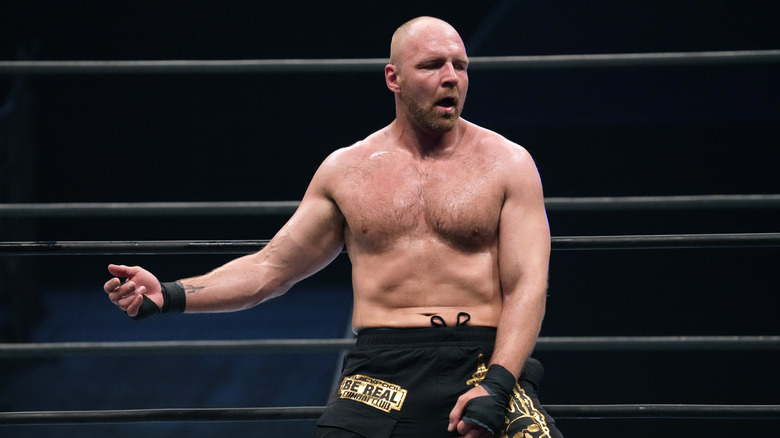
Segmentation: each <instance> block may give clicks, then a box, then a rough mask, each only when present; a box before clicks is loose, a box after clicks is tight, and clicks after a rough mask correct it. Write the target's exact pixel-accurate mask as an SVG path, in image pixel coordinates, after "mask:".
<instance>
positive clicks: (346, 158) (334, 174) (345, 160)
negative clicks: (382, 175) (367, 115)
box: [314, 129, 387, 184]
mask: <svg viewBox="0 0 780 438" xmlns="http://www.w3.org/2000/svg"><path fill="white" fill-rule="evenodd" d="M385 135H386V133H385V130H384V129H383V130H380V131H377V132H375V133H373V134H371V135H369V136H368V137H366V138H365V139H363V140H360V141H358V142H355V143H354V144H352V145H350V146H346V147H342V148H339V149H336V150H334V151H333V152H331V153H330V154H329V155H328V156H327V157H326V158H325V159H324V160H323V161H322V163H321V164H320V166H319V168H318V169H317V172H316V173H315V175H314V178H315V179H316V180H320V181H321V182H322V183H324V184H327V183H329V182H333V181H336V180H340V179H341V177H343V176H344V175H345V174H348V173H350V172H352V171H354V170H356V169H360V168H361V167H362V166H364V165H365V163H367V162H368V161H370V158H371V157H372V155H376V154H379V153H381V151H382V150H383V149H382V148H383V147H384V146H385V144H386V143H387V142H386V141H384V140H383V137H384V136H385Z"/></svg>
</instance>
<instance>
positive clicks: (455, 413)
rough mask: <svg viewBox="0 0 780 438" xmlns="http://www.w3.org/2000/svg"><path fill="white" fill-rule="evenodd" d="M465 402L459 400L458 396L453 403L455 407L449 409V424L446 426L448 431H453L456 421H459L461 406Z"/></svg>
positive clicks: (461, 413) (461, 411)
mask: <svg viewBox="0 0 780 438" xmlns="http://www.w3.org/2000/svg"><path fill="white" fill-rule="evenodd" d="M464 405H465V403H462V402H461V399H460V398H458V401H457V402H456V403H455V407H454V408H452V411H450V424H449V426H447V431H448V432H454V431H455V430H456V426H457V425H458V423H460V422H461V421H460V419H461V416H462V415H463V406H464Z"/></svg>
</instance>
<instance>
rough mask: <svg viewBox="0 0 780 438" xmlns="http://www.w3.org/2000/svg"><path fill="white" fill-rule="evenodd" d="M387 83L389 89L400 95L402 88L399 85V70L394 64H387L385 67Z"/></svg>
mask: <svg viewBox="0 0 780 438" xmlns="http://www.w3.org/2000/svg"><path fill="white" fill-rule="evenodd" d="M385 83H386V84H387V88H389V89H390V91H392V92H393V93H398V92H399V90H400V88H401V87H400V86H399V85H398V68H397V67H396V66H395V65H393V64H387V65H386V66H385Z"/></svg>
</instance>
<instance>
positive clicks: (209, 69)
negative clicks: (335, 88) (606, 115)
mask: <svg viewBox="0 0 780 438" xmlns="http://www.w3.org/2000/svg"><path fill="white" fill-rule="evenodd" d="M387 62H388V61H387V59H386V58H366V59H242V60H156V61H152V60H148V61H0V74H119V73H121V74H142V73H294V72H298V73H300V72H323V71H331V72H366V71H371V72H374V71H379V70H381V68H383V67H384V66H385V65H386V64H387ZM774 62H780V50H740V51H706V52H663V53H614V54H583V55H546V56H489V57H488V56H485V57H479V56H475V57H472V58H471V59H470V63H469V67H470V68H472V69H537V68H577V67H635V66H649V65H654V66H669V65H709V64H756V63H774Z"/></svg>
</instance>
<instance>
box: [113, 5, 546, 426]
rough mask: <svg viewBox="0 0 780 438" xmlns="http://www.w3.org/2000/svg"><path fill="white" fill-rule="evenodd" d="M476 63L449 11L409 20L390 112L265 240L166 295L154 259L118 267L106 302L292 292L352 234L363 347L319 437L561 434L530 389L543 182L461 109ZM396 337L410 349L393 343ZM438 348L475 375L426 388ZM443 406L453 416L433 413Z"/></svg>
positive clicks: (542, 258) (127, 304)
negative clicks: (145, 265)
mask: <svg viewBox="0 0 780 438" xmlns="http://www.w3.org/2000/svg"><path fill="white" fill-rule="evenodd" d="M468 63H469V60H468V57H467V55H466V50H465V47H464V44H463V42H462V40H461V38H460V36H459V35H458V33H457V32H456V30H455V29H454V28H452V27H451V26H450V25H449V24H447V23H446V22H443V21H441V20H438V19H435V18H431V17H420V18H417V19H415V20H412V21H410V22H408V23H406V24H404V25H403V26H401V27H400V28H399V29H398V30H397V31H396V33H395V34H394V35H393V39H392V43H391V55H390V63H389V64H388V65H387V66H386V67H385V79H386V83H387V87H388V88H389V89H390V90H391V91H392V92H393V94H394V96H395V104H396V118H395V120H394V121H393V122H392V123H391V124H390V125H388V126H387V127H385V128H383V129H381V130H379V131H377V132H375V133H374V134H372V135H370V136H369V137H368V138H366V139H365V140H363V141H360V142H358V143H356V144H354V145H353V146H351V147H347V148H343V149H340V150H337V151H335V152H334V153H332V154H331V155H330V156H329V157H328V158H327V159H326V160H325V161H324V162H323V163H322V165H321V166H320V168H319V169H318V170H317V172H316V173H315V175H314V177H313V179H312V180H311V183H310V185H309V187H308V189H307V191H306V193H305V195H304V197H303V199H302V201H301V203H300V206H299V208H298V209H297V211H296V212H295V214H294V215H293V216H292V218H291V219H290V220H289V221H288V222H287V223H286V224H285V225H284V226H283V227H282V228H281V230H280V231H279V232H278V233H277V234H276V236H274V238H273V239H272V240H271V242H270V243H269V244H268V245H267V246H266V247H265V248H263V249H262V250H261V251H259V252H257V253H255V254H251V255H247V256H244V257H241V258H238V259H236V260H233V261H231V262H229V263H227V264H225V265H224V266H222V267H220V268H217V269H215V270H214V271H212V272H210V273H208V274H206V275H203V276H199V277H194V278H188V279H183V280H180V281H179V282H176V283H165V287H164V289H165V290H166V291H165V295H166V298H165V299H164V297H163V287H161V283H159V282H158V280H157V278H155V277H154V276H153V275H152V274H151V273H149V272H148V271H146V270H144V269H142V268H140V267H127V266H118V265H111V266H109V271H110V272H111V274H112V275H114V276H116V277H120V278H126V279H127V281H126V282H124V283H122V282H121V281H120V280H119V278H112V279H111V280H109V281H108V282H107V283H106V284H105V287H104V289H105V291H106V292H107V293H108V295H109V298H110V299H111V301H113V302H114V303H116V304H117V305H118V306H119V307H120V308H121V309H123V310H124V311H125V312H127V314H128V315H129V316H131V317H137V316H139V314H140V316H147V314H153V313H158V312H159V309H160V308H162V310H163V311H186V312H188V313H190V312H192V313H195V312H225V311H235V310H241V309H246V308H249V307H252V306H255V305H257V304H259V303H262V302H263V301H266V300H269V299H271V298H274V297H278V296H280V295H282V294H284V293H285V292H286V291H287V290H289V289H290V288H291V287H292V286H293V285H294V284H295V283H296V282H298V281H300V280H302V279H304V278H306V277H308V276H310V275H312V274H314V273H315V272H317V271H319V270H320V269H322V268H323V267H325V266H326V265H328V264H329V263H330V262H331V261H332V260H333V259H334V258H335V257H336V256H337V255H338V254H339V253H340V252H341V251H342V249H343V248H344V246H346V248H347V251H348V254H349V258H350V261H351V263H352V281H353V291H354V313H353V316H352V324H353V327H354V330H355V331H356V332H358V347H357V349H356V351H353V353H352V357H351V358H350V357H348V359H347V362H346V366H345V370H344V374H343V380H342V386H341V388H340V389H339V391H338V392H337V393H336V394H335V395H334V397H333V398H332V399H331V403H329V407H328V409H327V410H326V413H325V415H324V416H323V418H321V419H320V422H319V424H318V428H317V432H316V436H318V437H331V436H334V437H335V436H338V437H344V436H351V437H359V436H371V437H372V438H381V437H385V436H388V437H389V436H405V437H410V436H414V437H417V436H421V437H422V436H425V437H429V436H443V437H450V436H465V437H471V438H475V437H491V436H494V434H495V436H497V437H498V436H506V435H505V434H506V432H505V431H504V428H505V427H506V426H507V423H510V424H509V426H510V430H518V431H519V430H522V431H524V432H525V433H528V434H529V435H521V436H553V437H555V436H560V434H559V432H558V431H557V429H556V428H555V425H554V422H553V421H552V419H551V418H549V417H548V416H546V414H544V411H543V410H542V409H541V407H540V406H539V405H538V400H537V399H536V397H535V393H533V392H532V391H535V389H536V388H535V387H536V385H538V382H537V381H536V380H535V379H538V378H539V377H540V376H539V374H540V373H541V370H540V369H541V367H540V365H539V364H538V362H535V361H534V360H533V359H529V356H530V353H531V350H532V348H533V346H534V343H535V342H536V338H537V336H538V333H539V330H540V326H541V323H542V318H543V315H544V309H545V299H546V288H547V269H548V261H549V255H550V232H549V228H548V223H547V218H546V214H545V210H544V200H543V194H542V186H541V182H540V178H539V175H538V173H537V170H536V167H535V165H534V162H533V160H532V158H531V157H530V155H529V154H528V152H527V151H526V150H525V149H523V148H522V147H520V146H518V145H516V144H514V143H512V142H510V141H509V140H507V139H505V138H503V137H501V136H500V135H498V134H496V133H494V132H491V131H489V130H487V129H484V128H481V127H479V126H477V125H474V124H472V123H470V122H468V121H466V120H464V119H462V118H461V117H460V114H461V110H462V109H463V104H464V101H465V98H466V91H467V89H468V75H467V67H468ZM151 303H154V305H151ZM142 305H143V306H142ZM364 334H365V336H364ZM453 336H455V337H454V338H453ZM459 336H464V337H459ZM361 337H365V338H366V339H369V341H365V342H363V341H361ZM477 338H478V340H477ZM485 339H488V340H487V341H485ZM431 342H434V343H440V344H441V346H442V348H444V349H435V350H433V351H428V352H427V353H426V354H428V355H429V356H430V358H429V359H428V358H423V359H422V363H420V369H417V365H415V364H416V363H419V362H420V361H421V359H420V357H417V353H416V351H417V350H415V348H418V347H419V349H420V350H425V349H428V347H429V344H430V343H431ZM493 342H494V348H493ZM416 343H417V344H419V345H416ZM472 343H476V344H479V345H478V346H475V348H476V349H475V350H468V348H470V346H471V344H472ZM485 343H487V344H488V345H487V347H486V346H485V345H483V344H485ZM364 344H366V345H364ZM399 346H403V347H408V348H406V350H409V351H404V352H400V353H396V351H397V350H398V349H397V348H396V347H399ZM467 347H468V348H467ZM410 348H411V350H410ZM464 348H466V349H467V350H468V351H465V350H464ZM361 352H362V353H361ZM399 355H400V356H401V357H402V359H396V357H398V356H399ZM411 356H414V358H410V357H411ZM371 357H374V358H377V357H380V358H381V359H380V361H381V362H383V364H378V365H377V364H374V365H372V364H370V363H369V362H370V358H371ZM425 357H428V356H425ZM435 360H443V361H444V362H443V363H444V365H447V366H449V365H448V364H457V367H460V368H463V369H465V370H466V371H458V372H460V373H462V374H463V377H457V378H455V380H456V381H455V382H454V383H452V384H450V383H447V384H445V389H442V388H439V387H437V388H432V387H429V386H425V385H422V384H420V383H419V382H420V381H425V382H426V385H427V384H428V383H430V382H431V381H434V380H436V379H438V378H439V377H438V376H437V374H436V373H437V372H439V371H435V370H426V369H422V368H425V366H426V365H428V364H429V363H431V361H435ZM367 361H368V362H367ZM394 361H397V362H394ZM531 361H534V362H531ZM528 364H530V365H528ZM524 365H525V367H526V370H525V371H526V372H524ZM382 366H384V367H386V368H390V369H387V370H384V372H383V371H382V370H378V369H377V367H379V368H381V367H382ZM453 366H454V367H455V366H456V365H453ZM464 367H465V368H464ZM371 373H374V374H371ZM407 375H408V376H407ZM523 376H526V377H525V378H524V377H523ZM483 378H484V380H482V379H483ZM518 378H519V379H520V384H518V385H517V386H515V384H516V383H517V381H518ZM507 379H508V380H509V383H507ZM467 381H468V382H467ZM480 382H481V383H482V384H478V383H480ZM528 382H530V383H531V386H529V385H528ZM523 383H525V384H523ZM447 385H450V386H454V387H453V388H449V387H448V386H447ZM521 387H522V388H524V389H521ZM524 390H525V392H524ZM518 391H519V393H518ZM527 392H531V393H529V394H526V393H527ZM434 400H435V401H434ZM524 400H526V401H533V403H532V405H529V404H528V403H525V402H524ZM441 403H444V407H445V408H446V412H444V413H443V414H442V413H441V412H440V411H441V409H442V408H437V409H439V411H429V409H433V408H431V407H430V406H431V405H433V404H441ZM491 403H494V404H495V403H497V404H498V408H496V407H495V406H493V405H491ZM524 403H525V404H524ZM508 405H509V406H510V408H509V411H523V412H524V414H523V416H524V417H527V418H525V419H524V420H523V421H525V423H524V425H523V426H522V428H520V429H511V427H513V425H512V423H514V422H515V421H516V420H517V418H515V417H517V415H515V417H511V416H509V415H508V414H507V415H506V416H505V413H504V412H503V411H504V409H506V407H507V406H508ZM495 410H499V411H501V412H499V413H498V414H496V412H493V411H495ZM496 415H498V416H496ZM528 418H530V420H529V419H528ZM499 422H500V423H501V424H498V423H499ZM519 424H520V422H518V425H519ZM514 433H516V432H511V433H510V434H509V436H510V437H511V436H514Z"/></svg>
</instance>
